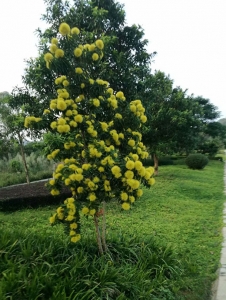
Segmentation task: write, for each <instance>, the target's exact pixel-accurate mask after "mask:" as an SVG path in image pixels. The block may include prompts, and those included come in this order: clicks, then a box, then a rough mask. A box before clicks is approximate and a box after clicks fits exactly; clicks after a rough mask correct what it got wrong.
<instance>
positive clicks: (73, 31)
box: [25, 23, 154, 253]
mask: <svg viewBox="0 0 226 300" xmlns="http://www.w3.org/2000/svg"><path fill="white" fill-rule="evenodd" d="M103 50H104V43H103V41H102V40H101V39H97V40H94V41H93V43H91V44H83V43H82V40H81V39H80V30H79V29H78V28H77V27H74V28H70V26H69V25H68V24H67V23H62V24H61V25H60V27H59V34H58V35H57V36H56V37H55V38H53V39H52V40H51V43H50V46H49V51H48V52H47V53H45V54H44V59H45V62H46V67H47V68H49V69H50V70H51V72H53V74H54V73H58V72H59V70H61V75H60V76H58V77H56V78H55V86H56V95H55V98H54V99H51V100H50V103H49V107H46V109H45V110H44V112H43V116H42V120H40V122H46V123H48V120H49V133H48V134H47V135H46V141H47V150H48V155H47V157H48V159H53V160H55V161H57V162H59V163H58V165H57V167H56V169H55V172H54V173H53V178H52V179H51V180H50V181H49V186H50V190H51V194H52V195H58V194H59V193H60V188H61V187H62V185H65V186H67V187H68V188H70V190H71V192H72V195H71V197H70V198H67V199H65V201H64V204H63V205H62V206H61V207H59V208H58V209H57V211H56V213H55V214H54V215H53V216H52V217H51V218H50V222H51V224H55V223H57V222H63V223H64V224H65V225H66V227H67V228H68V231H69V235H70V238H71V242H74V243H75V242H77V241H79V240H80V238H81V236H80V215H81V214H82V215H85V216H90V217H93V218H94V223H95V226H96V232H97V241H98V245H99V250H100V252H101V253H103V251H105V250H106V249H107V246H106V242H105V230H104V229H103V231H102V241H101V237H100V234H99V232H100V231H99V227H98V217H99V216H100V214H101V212H102V211H103V214H104V212H105V203H106V202H108V201H110V200H112V199H117V200H118V201H119V203H120V204H121V208H122V209H123V210H129V209H130V208H131V206H132V205H133V203H134V202H135V201H136V199H137V198H139V197H140V196H141V195H142V189H141V184H143V185H144V186H146V187H150V186H151V185H153V184H154V178H152V175H153V172H154V169H153V168H152V167H150V168H145V167H144V166H143V164H142V160H143V159H145V158H147V156H148V153H147V151H146V148H145V146H144V144H143V143H142V135H141V133H140V131H141V128H142V125H143V124H144V123H145V122H146V120H147V118H146V116H145V109H144V107H143V105H142V102H141V101H140V100H139V99H135V100H133V101H129V100H128V99H126V98H125V96H124V94H123V92H122V91H114V90H113V89H112V88H111V87H110V84H109V83H108V82H107V81H105V80H104V79H102V78H101V76H100V77H98V78H93V77H92V74H96V72H95V70H96V68H97V67H98V65H99V64H101V59H102V57H103V55H104V53H103ZM71 53H73V59H71ZM56 70H57V72H56ZM33 117H34V116H30V117H28V118H27V119H26V120H25V125H26V126H30V125H32V123H33V122H34V121H33ZM50 120H51V121H50Z"/></svg>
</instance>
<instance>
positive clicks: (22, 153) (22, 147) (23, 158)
mask: <svg viewBox="0 0 226 300" xmlns="http://www.w3.org/2000/svg"><path fill="white" fill-rule="evenodd" d="M18 136H19V146H20V153H21V156H22V161H23V165H24V171H25V176H26V180H27V183H28V184H29V183H30V179H29V172H28V167H27V162H26V159H25V154H24V146H23V139H22V137H21V136H20V135H19V134H18Z"/></svg>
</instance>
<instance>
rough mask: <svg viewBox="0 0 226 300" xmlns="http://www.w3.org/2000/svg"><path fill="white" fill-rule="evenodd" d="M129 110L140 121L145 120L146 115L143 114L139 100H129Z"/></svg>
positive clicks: (143, 110) (143, 121) (143, 109)
mask: <svg viewBox="0 0 226 300" xmlns="http://www.w3.org/2000/svg"><path fill="white" fill-rule="evenodd" d="M130 110H131V111H132V112H133V113H134V114H135V115H136V116H138V117H139V118H140V120H141V122H142V123H145V122H146V121H147V117H146V116H145V115H144V112H145V108H144V107H143V105H142V103H141V101H140V100H134V101H131V102H130Z"/></svg>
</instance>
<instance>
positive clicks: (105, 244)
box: [102, 201, 108, 252]
mask: <svg viewBox="0 0 226 300" xmlns="http://www.w3.org/2000/svg"><path fill="white" fill-rule="evenodd" d="M102 245H103V248H104V252H107V251H108V246H107V243H106V202H105V201H103V219H102Z"/></svg>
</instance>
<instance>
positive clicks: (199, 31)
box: [0, 0, 226, 118]
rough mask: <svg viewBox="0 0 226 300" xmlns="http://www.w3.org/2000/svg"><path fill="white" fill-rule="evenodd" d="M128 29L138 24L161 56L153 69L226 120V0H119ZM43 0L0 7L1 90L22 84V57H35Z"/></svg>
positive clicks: (9, 0)
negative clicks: (219, 113)
mask: <svg viewBox="0 0 226 300" xmlns="http://www.w3.org/2000/svg"><path fill="white" fill-rule="evenodd" d="M119 2H121V3H124V4H125V11H126V19H127V22H128V24H129V25H131V24H140V25H141V26H142V27H143V29H144V32H145V38H146V39H148V40H149V46H148V52H149V53H151V52H154V51H156V52H157V55H156V57H155V62H154V63H153V64H152V70H153V71H154V70H161V71H163V72H165V73H166V74H169V75H170V77H171V79H173V80H174V84H175V86H180V87H181V88H183V89H188V94H194V95H196V96H197V95H200V96H203V97H204V98H208V99H210V102H211V103H213V104H214V105H216V106H217V107H218V109H219V110H220V111H221V112H222V117H225V118H226V99H225V98H226V93H225V89H226V17H225V15H226V0H139V1H138V0H120V1H119ZM44 12H45V6H44V3H43V0H21V1H18V0H7V1H4V2H3V3H1V18H0V34H1V35H0V36H1V47H0V70H1V78H0V92H2V91H8V92H10V91H11V90H12V88H13V87H14V86H16V85H19V86H21V76H22V75H23V70H24V67H25V63H24V59H27V58H29V57H35V56H37V47H36V45H37V38H36V36H35V35H34V31H35V29H37V27H42V28H44V24H43V22H42V21H40V16H41V14H42V13H44Z"/></svg>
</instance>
